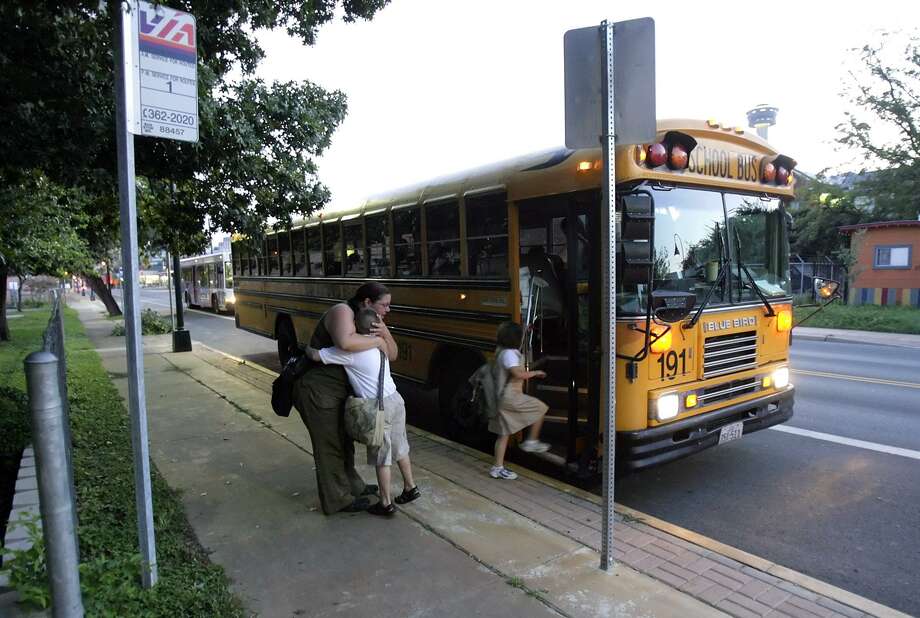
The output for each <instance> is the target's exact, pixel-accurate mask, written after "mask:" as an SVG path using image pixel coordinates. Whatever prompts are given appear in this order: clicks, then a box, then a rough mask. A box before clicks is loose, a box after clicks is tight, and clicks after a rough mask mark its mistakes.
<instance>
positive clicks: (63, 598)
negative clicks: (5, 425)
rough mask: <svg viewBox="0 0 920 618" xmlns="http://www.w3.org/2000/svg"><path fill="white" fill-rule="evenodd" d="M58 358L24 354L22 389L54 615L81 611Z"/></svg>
mask: <svg viewBox="0 0 920 618" xmlns="http://www.w3.org/2000/svg"><path fill="white" fill-rule="evenodd" d="M58 364H59V362H58V359H57V357H56V356H55V355H54V354H52V353H51V352H45V351H41V352H33V353H32V354H29V356H27V357H26V360H25V371H26V388H27V389H28V392H29V408H30V409H31V412H32V438H33V440H34V443H35V459H36V462H37V465H36V468H37V475H38V496H39V503H40V509H41V514H42V529H43V535H44V538H45V560H46V562H47V565H48V580H49V582H50V584H51V599H52V603H51V611H52V615H53V616H55V618H57V617H59V616H60V617H67V618H70V617H71V616H75V617H80V616H83V598H82V597H81V596H80V570H79V568H78V565H79V559H78V557H77V529H76V519H77V518H76V508H75V506H74V500H73V495H72V494H71V484H70V479H71V478H72V475H71V470H70V465H69V461H68V454H67V453H68V449H67V446H68V445H67V441H66V438H65V431H64V425H65V422H64V408H63V405H62V401H61V394H60V385H59V384H58V380H59V377H58Z"/></svg>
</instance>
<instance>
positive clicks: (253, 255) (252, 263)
mask: <svg viewBox="0 0 920 618" xmlns="http://www.w3.org/2000/svg"><path fill="white" fill-rule="evenodd" d="M247 253H248V254H249V274H250V276H253V277H256V276H259V275H261V274H262V264H261V261H260V260H259V256H260V254H261V245H259V244H257V243H255V242H252V241H250V244H249V250H248V251H247Z"/></svg>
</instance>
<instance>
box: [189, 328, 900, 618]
mask: <svg viewBox="0 0 920 618" xmlns="http://www.w3.org/2000/svg"><path fill="white" fill-rule="evenodd" d="M199 345H201V346H202V347H203V348H205V349H207V350H208V351H210V352H213V353H215V354H219V355H221V356H224V357H226V358H230V359H232V360H233V361H235V362H238V363H241V364H245V365H247V366H250V367H253V368H255V369H257V370H259V371H261V372H263V373H265V374H267V375H270V376H277V375H278V374H277V372H275V371H272V370H271V369H268V368H267V367H263V366H261V365H259V364H258V363H253V362H251V361H246V360H244V359H241V358H238V357H236V356H233V355H231V354H227V353H226V352H222V351H221V350H217V349H214V348H212V347H210V346H207V345H205V344H201V343H199ZM407 430H408V431H409V432H411V433H414V434H416V435H419V436H423V437H425V438H427V439H429V440H431V441H434V442H438V443H440V444H444V445H445V446H449V447H450V448H452V449H456V450H458V451H461V452H463V453H466V454H467V455H470V456H471V457H474V458H476V459H479V460H481V461H483V462H486V463H488V462H491V457H490V456H489V455H488V454H486V453H483V452H481V451H479V450H476V449H473V448H471V447H468V446H465V445H463V444H458V443H456V442H453V441H451V440H449V439H447V438H443V437H441V436H438V435H435V434H433V433H431V432H428V431H425V430H423V429H419V428H417V427H412V426H407ZM509 467H511V468H513V469H514V470H515V472H517V473H518V474H519V475H521V476H523V477H526V478H529V479H531V480H534V481H537V482H540V483H543V484H545V485H548V486H550V487H552V488H554V489H556V490H558V491H561V492H563V493H566V494H569V495H572V496H575V497H578V498H581V499H583V500H586V501H588V502H592V503H594V504H597V505H603V499H602V498H601V497H600V496H597V495H595V494H592V493H590V492H587V491H585V490H582V489H579V488H577V487H573V486H570V485H567V484H565V483H563V482H561V481H558V480H556V479H553V478H551V477H548V476H545V475H543V474H540V473H537V472H533V471H531V470H528V469H525V468H522V467H520V466H517V465H514V464H509ZM614 509H615V511H616V512H617V513H619V514H620V515H623V516H625V518H628V519H635V520H639V521H640V522H641V523H643V524H645V525H647V526H650V527H651V528H654V529H657V530H659V531H661V532H663V533H666V534H669V535H672V536H675V537H677V538H679V539H681V540H684V541H686V542H688V543H692V544H693V545H697V546H699V547H701V548H703V549H706V550H709V551H711V552H714V553H716V554H719V555H722V556H725V557H726V558H729V559H732V560H735V561H736V562H739V563H741V564H743V565H745V566H748V567H750V568H752V569H756V570H758V571H761V572H764V573H767V574H770V575H773V576H774V577H777V578H780V579H783V580H785V581H788V582H790V583H791V584H795V585H797V586H800V587H802V588H804V589H806V590H808V591H810V592H813V593H816V594H819V595H821V596H824V597H827V598H829V599H831V600H833V601H837V602H838V603H841V604H843V605H847V606H849V607H852V608H854V609H857V610H859V611H861V612H865V613H867V614H870V615H873V616H883V617H892V618H910V616H909V615H908V614H905V613H903V612H900V611H898V610H895V609H893V608H890V607H887V606H885V605H882V604H880V603H877V602H875V601H872V600H870V599H867V598H865V597H862V596H860V595H857V594H855V593H852V592H849V591H847V590H844V589H842V588H838V587H836V586H833V585H831V584H828V583H825V582H823V581H820V580H818V579H815V578H813V577H810V576H808V575H805V574H804V573H799V572H798V571H795V570H793V569H790V568H788V567H784V566H782V565H779V564H776V563H774V562H771V561H769V560H766V559H764V558H761V557H759V556H755V555H753V554H750V553H748V552H745V551H743V550H740V549H737V548H735V547H731V546H729V545H726V544H724V543H721V542H719V541H716V540H715V539H711V538H709V537H706V536H703V535H701V534H698V533H696V532H693V531H691V530H687V529H685V528H682V527H680V526H677V525H674V524H671V523H669V522H666V521H664V520H661V519H658V518H656V517H653V516H651V515H648V514H646V513H643V512H641V511H637V510H635V509H632V508H629V507H627V506H624V505H622V504H617V503H615V504H614Z"/></svg>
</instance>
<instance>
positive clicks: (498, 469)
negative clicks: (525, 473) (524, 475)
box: [489, 466, 517, 481]
mask: <svg viewBox="0 0 920 618" xmlns="http://www.w3.org/2000/svg"><path fill="white" fill-rule="evenodd" d="M489 476H491V477H492V478H493V479H505V480H506V481H513V480H514V479H516V478H517V474H516V473H514V472H512V471H511V470H509V469H508V468H506V467H504V466H492V469H491V470H490V471H489Z"/></svg>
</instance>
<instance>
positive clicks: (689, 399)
mask: <svg viewBox="0 0 920 618" xmlns="http://www.w3.org/2000/svg"><path fill="white" fill-rule="evenodd" d="M696 404H697V397H696V393H689V394H688V395H687V396H686V397H684V407H685V408H695V407H696Z"/></svg>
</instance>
